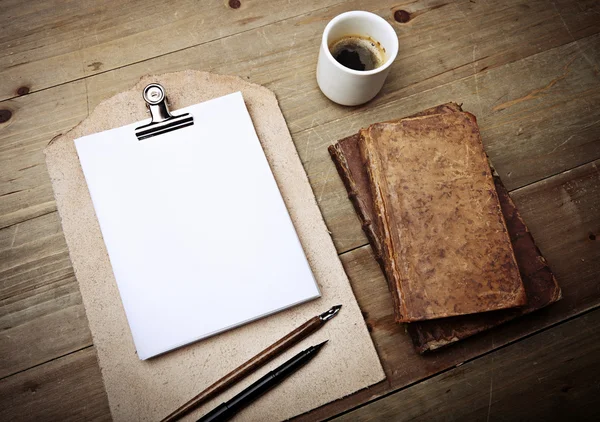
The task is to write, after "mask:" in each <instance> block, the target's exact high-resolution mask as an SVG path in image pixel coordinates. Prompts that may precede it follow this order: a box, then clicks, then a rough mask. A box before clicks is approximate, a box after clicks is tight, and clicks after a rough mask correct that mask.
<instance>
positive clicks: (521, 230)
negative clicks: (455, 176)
mask: <svg viewBox="0 0 600 422" xmlns="http://www.w3.org/2000/svg"><path fill="white" fill-rule="evenodd" d="M494 183H495V185H496V191H497V192H498V197H499V198H500V206H501V207H502V214H503V215H504V219H505V220H506V226H507V228H508V234H509V235H510V240H511V243H512V246H513V249H514V251H515V258H516V259H517V264H518V265H519V271H520V272H521V278H522V279H523V286H525V292H526V293H527V305H525V306H523V307H521V308H515V309H506V310H503V311H494V312H484V313H481V314H475V315H463V316H457V317H451V318H443V319H437V320H430V321H419V322H415V323H413V324H408V332H409V333H410V336H411V338H412V340H413V344H414V346H415V349H416V350H417V351H418V352H419V353H424V352H427V351H431V350H435V349H438V348H440V347H443V346H446V345H448V344H452V343H454V342H456V341H458V340H462V339H464V338H467V337H470V336H472V335H474V334H477V333H480V332H482V331H485V330H487V329H489V328H492V327H495V326H497V325H500V324H503V323H505V322H507V321H510V320H512V319H515V318H517V317H518V316H521V315H524V314H528V313H530V312H533V311H535V310H537V309H541V308H543V307H545V306H548V305H550V304H551V303H554V302H556V301H557V300H559V299H560V298H561V291H560V287H559V286H558V283H557V282H556V279H555V278H554V274H552V271H551V270H550V267H549V266H548V263H547V262H546V260H545V259H544V257H543V256H542V253H541V252H540V250H539V249H538V247H537V246H536V245H535V242H534V240H533V237H532V236H531V233H530V232H529V229H527V226H526V225H525V222H524V221H523V219H522V218H521V214H520V213H519V210H518V209H517V207H516V206H515V204H514V202H513V201H512V199H511V197H510V195H509V194H508V191H507V190H506V188H505V187H504V185H503V184H502V181H501V180H500V177H498V176H494Z"/></svg>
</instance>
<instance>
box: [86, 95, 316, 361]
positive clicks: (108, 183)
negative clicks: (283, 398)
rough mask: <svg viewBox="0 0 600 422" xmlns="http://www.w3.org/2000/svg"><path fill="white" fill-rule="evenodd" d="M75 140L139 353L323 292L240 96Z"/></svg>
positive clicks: (204, 334)
mask: <svg viewBox="0 0 600 422" xmlns="http://www.w3.org/2000/svg"><path fill="white" fill-rule="evenodd" d="M186 112H187V113H190V114H192V115H193V116H194V125H193V126H190V127H186V128H182V129H178V130H176V131H173V132H168V133H165V134H162V135H159V136H154V137H152V138H148V139H145V140H142V141H138V139H137V138H136V136H135V128H136V127H138V126H141V125H142V124H145V123H148V122H149V120H146V121H142V122H138V123H135V124H132V125H128V126H124V127H120V128H116V129H112V130H108V131H105V132H101V133H97V134H94V135H89V136H84V137H82V138H79V139H76V140H75V146H76V148H77V153H78V155H79V159H80V162H81V166H82V168H83V173H84V175H85V179H86V181H87V185H88V188H89V191H90V194H91V197H92V202H93V204H94V209H95V211H96V215H97V218H98V222H99V223H100V229H101V231H102V236H103V238H104V242H105V244H106V248H107V250H108V255H109V257H110V262H111V265H112V268H113V272H114V276H115V279H116V281H117V285H118V288H119V293H120V295H121V300H122V302H123V306H124V308H125V313H126V315H127V320H128V322H129V326H130V328H131V333H132V335H133V340H134V343H135V346H136V349H137V353H138V356H139V357H140V359H147V358H150V357H152V356H156V355H158V354H161V353H163V352H166V351H168V350H172V349H175V348H177V347H180V346H183V345H185V344H188V343H190V342H193V341H196V340H200V339H202V338H206V337H208V336H211V335H213V334H216V333H219V332H222V331H225V330H227V329H230V328H233V327H236V326H239V325H241V324H245V323H247V322H250V321H252V320H255V319H258V318H261V317H263V316H266V315H269V314H272V313H274V312H277V311H280V310H283V309H285V308H288V307H291V306H294V305H296V304H299V303H302V302H305V301H308V300H311V299H314V298H317V297H319V296H320V293H319V289H318V287H317V284H316V282H315V279H314V277H313V275H312V272H311V270H310V266H309V264H308V262H307V260H306V257H305V255H304V252H303V250H302V246H301V244H300V241H299V240H298V236H297V235H296V232H295V230H294V227H293V224H292V221H291V219H290V217H289V214H288V212H287V209H286V207H285V204H284V202H283V199H282V197H281V194H280V192H279V189H278V188H277V184H276V182H275V179H274V177H273V174H272V172H271V169H270V168H269V164H268V162H267V159H266V157H265V155H264V152H263V150H262V147H261V145H260V142H259V140H258V137H257V136H256V132H255V130H254V126H253V125H252V121H251V119H250V115H249V114H248V110H247V109H246V106H245V104H244V100H243V98H242V94H241V93H239V92H236V93H234V94H230V95H226V96H224V97H220V98H216V99H214V100H211V101H207V102H204V103H201V104H196V105H193V106H190V107H186V108H184V109H180V110H178V111H177V112H176V113H175V114H182V113H186Z"/></svg>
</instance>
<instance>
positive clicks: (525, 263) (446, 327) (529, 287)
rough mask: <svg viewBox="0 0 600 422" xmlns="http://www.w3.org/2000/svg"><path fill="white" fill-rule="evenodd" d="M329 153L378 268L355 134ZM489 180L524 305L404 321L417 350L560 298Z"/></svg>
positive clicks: (450, 107) (448, 107)
mask: <svg viewBox="0 0 600 422" xmlns="http://www.w3.org/2000/svg"><path fill="white" fill-rule="evenodd" d="M453 111H460V107H459V106H458V105H456V104H453V103H449V104H444V105H443V106H438V107H434V108H431V109H428V110H425V111H424V112H422V113H421V114H436V113H444V112H453ZM329 153H330V154H331V157H332V159H333V162H334V163H335V165H336V167H337V170H338V173H339V174H340V177H341V179H342V180H343V182H344V185H345V187H346V190H347V191H348V196H349V198H350V200H351V201H352V204H353V205H354V208H355V210H356V212H357V214H358V216H359V219H360V220H361V223H362V227H363V230H364V231H365V234H366V235H367V238H368V239H369V242H370V243H371V247H372V249H373V253H374V255H375V258H376V259H377V261H378V262H379V264H380V265H381V267H382V269H384V263H383V260H382V259H381V252H380V246H379V244H380V241H379V237H378V234H377V233H376V232H375V230H374V228H373V225H372V224H371V222H372V221H373V220H374V214H373V202H372V199H371V194H370V187H369V179H368V175H367V172H366V169H365V168H364V166H363V164H362V161H361V158H360V151H359V148H358V135H352V136H349V137H347V138H344V139H342V140H340V141H339V142H338V143H337V144H335V145H331V146H330V147H329ZM494 182H495V184H496V189H497V192H498V196H499V200H500V205H501V208H502V213H503V215H504V217H505V220H506V222H507V226H508V231H509V234H510V236H511V241H512V245H513V249H514V252H515V256H516V259H517V263H518V265H519V269H520V271H521V276H522V279H523V284H524V286H525V290H526V293H527V296H528V304H527V306H525V307H523V308H520V309H519V310H504V311H494V312H487V313H481V314H474V315H466V316H458V317H452V318H445V319H439V320H432V321H422V322H416V323H412V324H409V325H408V329H409V332H410V334H411V336H412V338H413V341H414V345H415V348H416V349H417V350H418V351H419V352H424V351H427V350H433V349H435V348H438V347H441V346H443V345H447V344H450V343H452V342H454V341H458V340H461V339H464V338H467V337H469V336H471V335H474V334H477V333H479V332H482V331H485V330H487V329H489V328H491V327H494V326H496V325H499V324H502V323H503V322H506V321H508V320H510V319H513V318H515V317H517V316H519V315H521V314H524V313H529V312H532V311H534V310H537V309H540V308H542V307H544V306H547V305H548V304H550V303H553V302H555V301H556V300H558V299H560V297H561V293H560V288H559V287H558V284H557V282H556V280H555V278H554V276H553V274H552V272H551V271H550V268H549V267H548V265H547V264H546V262H545V260H544V258H543V257H542V255H541V253H540V251H539V250H538V249H537V247H536V246H535V243H534V242H533V238H532V237H531V234H529V231H528V230H527V227H526V226H525V225H524V223H523V221H522V219H521V217H520V215H519V212H518V210H517V209H516V208H515V206H514V204H513V202H512V200H511V199H510V196H509V195H508V193H507V191H506V189H505V188H504V186H503V185H502V182H501V180H500V179H499V178H494ZM384 272H385V270H384Z"/></svg>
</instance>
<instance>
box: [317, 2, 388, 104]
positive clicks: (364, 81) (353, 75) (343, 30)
mask: <svg viewBox="0 0 600 422" xmlns="http://www.w3.org/2000/svg"><path fill="white" fill-rule="evenodd" d="M348 35H361V36H367V37H371V38H372V39H373V40H375V41H379V43H380V44H381V46H382V47H383V49H384V52H385V61H384V63H383V64H382V65H381V66H379V67H378V68H376V69H373V70H364V71H361V70H353V69H350V68H347V67H345V66H343V65H341V64H340V63H338V62H337V61H336V60H335V59H334V57H333V56H332V54H331V52H330V51H329V46H330V45H331V44H332V43H334V42H335V41H338V40H339V39H341V38H343V37H345V36H348ZM397 54H398V36H397V35H396V32H395V31H394V28H392V25H390V24H389V23H388V22H387V21H386V20H385V19H383V18H382V17H380V16H378V15H376V14H374V13H370V12H363V11H353V12H346V13H342V14H341V15H338V16H336V17H335V18H333V19H332V20H331V21H330V22H329V23H328V24H327V26H326V27H325V31H324V32H323V39H322V41H321V49H320V51H319V61H318V63H317V83H318V84H319V88H320V89H321V91H322V92H323V94H325V96H326V97H327V98H329V99H330V100H331V101H333V102H336V103H338V104H341V105H345V106H355V105H359V104H363V103H366V102H367V101H369V100H371V99H372V98H373V97H375V95H377V93H378V92H379V91H380V90H381V87H382V86H383V83H384V82H385V78H386V77H387V75H388V73H389V71H390V66H391V64H392V63H393V62H394V60H395V59H396V55H397Z"/></svg>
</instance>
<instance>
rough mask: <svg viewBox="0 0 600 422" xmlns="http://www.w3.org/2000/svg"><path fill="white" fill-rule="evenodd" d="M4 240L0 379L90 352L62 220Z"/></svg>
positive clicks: (40, 220) (39, 222)
mask: <svg viewBox="0 0 600 422" xmlns="http://www.w3.org/2000/svg"><path fill="white" fill-rule="evenodd" d="M0 239H2V240H0V257H1V258H2V259H0V280H2V283H1V284H0V300H1V303H2V307H1V308H0V356H2V359H0V378H3V377H6V376H8V375H11V374H13V373H16V372H19V371H22V370H24V369H27V368H29V367H31V366H34V365H38V364H41V363H44V362H46V361H48V360H49V359H53V358H55V357H58V356H62V355H65V354H67V353H70V352H73V351H75V350H78V349H81V348H82V347H86V346H89V345H90V344H91V341H92V340H91V336H90V331H89V328H88V324H87V319H86V317H85V311H84V309H83V304H82V303H81V295H80V293H79V288H78V286H77V282H76V280H75V276H74V274H73V269H72V268H71V261H70V260H69V255H68V252H67V245H66V244H65V240H64V237H63V235H62V230H61V227H60V222H59V220H58V214H57V213H55V212H54V213H50V214H47V215H44V216H41V217H37V218H34V219H31V220H28V221H26V222H23V223H20V224H17V225H14V226H11V227H9V228H5V229H3V230H0ZM16 351H19V352H18V353H17V352H16Z"/></svg>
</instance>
